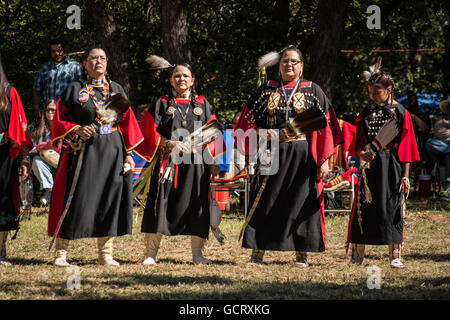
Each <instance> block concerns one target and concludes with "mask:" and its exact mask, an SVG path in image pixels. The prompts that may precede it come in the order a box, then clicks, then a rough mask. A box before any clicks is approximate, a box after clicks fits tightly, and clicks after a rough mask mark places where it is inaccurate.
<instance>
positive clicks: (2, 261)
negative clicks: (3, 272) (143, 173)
mask: <svg viewBox="0 0 450 320" xmlns="http://www.w3.org/2000/svg"><path fill="white" fill-rule="evenodd" d="M10 265H11V262H9V261H8V260H6V259H5V258H0V266H10Z"/></svg>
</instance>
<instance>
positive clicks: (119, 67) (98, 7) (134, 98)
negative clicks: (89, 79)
mask: <svg viewBox="0 0 450 320" xmlns="http://www.w3.org/2000/svg"><path fill="white" fill-rule="evenodd" d="M86 11H87V15H88V18H89V23H90V25H91V26H92V28H93V30H94V34H96V35H97V41H99V42H100V45H101V47H102V48H104V49H105V51H106V54H107V56H108V74H109V76H110V78H111V80H114V81H116V82H118V83H119V84H120V85H121V86H122V87H123V89H124V90H125V93H126V94H127V96H128V98H129V100H130V101H131V104H132V106H133V107H136V105H138V104H139V97H140V93H139V91H138V90H137V81H136V77H135V74H134V71H133V68H132V65H131V58H130V54H129V52H130V45H129V42H128V39H127V37H126V35H124V34H123V33H121V32H120V31H119V30H118V29H117V28H116V23H115V21H114V17H113V16H112V15H111V13H110V11H109V9H108V7H107V4H106V3H105V1H103V0H92V1H91V2H90V3H89V5H88V6H87V10H86Z"/></svg>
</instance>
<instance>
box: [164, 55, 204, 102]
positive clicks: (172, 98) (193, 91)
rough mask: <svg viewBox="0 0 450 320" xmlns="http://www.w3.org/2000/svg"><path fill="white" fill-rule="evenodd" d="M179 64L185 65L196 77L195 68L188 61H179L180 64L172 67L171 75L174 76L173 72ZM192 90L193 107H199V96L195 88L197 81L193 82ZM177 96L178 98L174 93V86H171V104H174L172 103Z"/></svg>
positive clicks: (191, 100)
mask: <svg viewBox="0 0 450 320" xmlns="http://www.w3.org/2000/svg"><path fill="white" fill-rule="evenodd" d="M178 66H182V67H185V68H186V69H188V70H189V72H190V73H191V75H192V78H194V79H195V73H194V69H193V68H192V66H191V65H190V64H188V63H178V64H176V65H174V66H173V68H171V73H170V77H172V75H173V73H174V71H175V69H176V67H178ZM190 90H191V96H190V103H191V105H192V109H194V108H195V107H198V106H199V103H198V102H197V96H198V94H197V91H196V89H195V81H194V83H193V84H192V86H191V88H190ZM175 98H176V96H174V94H173V88H172V86H170V88H169V104H170V105H172V104H173V103H174V100H175Z"/></svg>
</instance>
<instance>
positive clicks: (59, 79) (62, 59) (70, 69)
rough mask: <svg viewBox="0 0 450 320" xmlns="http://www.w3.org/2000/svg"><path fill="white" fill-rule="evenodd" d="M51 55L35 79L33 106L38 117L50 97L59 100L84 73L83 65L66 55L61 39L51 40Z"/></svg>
mask: <svg viewBox="0 0 450 320" xmlns="http://www.w3.org/2000/svg"><path fill="white" fill-rule="evenodd" d="M50 55H51V58H52V59H51V60H49V61H48V62H46V63H44V64H42V65H41V67H40V68H39V71H38V73H37V75H36V79H35V81H34V88H33V89H34V90H33V107H34V111H35V113H36V116H37V118H38V119H39V116H40V114H41V112H42V109H43V108H42V107H41V106H44V105H45V103H46V102H47V101H49V100H50V99H55V100H56V101H57V100H58V99H59V98H60V97H61V94H62V93H63V92H64V90H66V88H67V86H68V85H69V84H70V83H71V82H72V81H74V80H78V79H80V78H81V77H82V75H83V69H82V67H81V65H80V64H79V63H78V62H76V61H73V60H71V59H69V58H68V57H66V56H65V55H64V46H63V42H62V41H61V40H59V39H58V40H53V41H51V42H50ZM41 98H42V99H43V103H42V104H41Z"/></svg>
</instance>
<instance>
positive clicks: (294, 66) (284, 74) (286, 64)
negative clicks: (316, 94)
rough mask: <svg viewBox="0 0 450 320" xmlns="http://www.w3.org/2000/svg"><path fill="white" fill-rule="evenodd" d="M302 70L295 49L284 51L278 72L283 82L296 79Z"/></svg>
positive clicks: (301, 64)
mask: <svg viewBox="0 0 450 320" xmlns="http://www.w3.org/2000/svg"><path fill="white" fill-rule="evenodd" d="M302 72H303V61H302V60H301V59H300V56H299V54H298V52H297V51H295V50H288V51H286V52H285V53H284V54H283V56H282V57H281V59H280V74H281V78H282V79H283V81H284V82H289V81H293V80H298V79H299V78H300V75H301V74H302Z"/></svg>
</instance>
